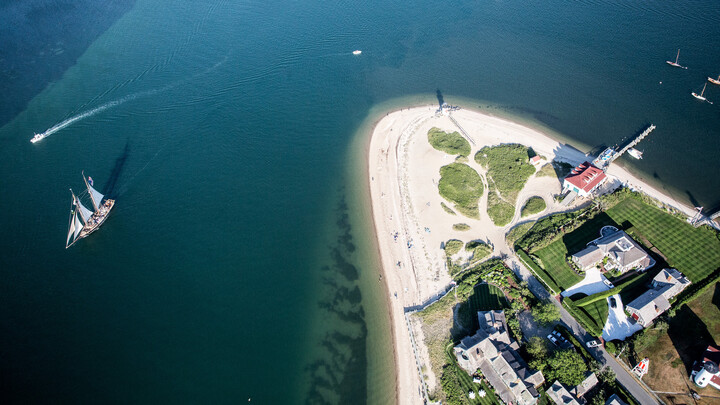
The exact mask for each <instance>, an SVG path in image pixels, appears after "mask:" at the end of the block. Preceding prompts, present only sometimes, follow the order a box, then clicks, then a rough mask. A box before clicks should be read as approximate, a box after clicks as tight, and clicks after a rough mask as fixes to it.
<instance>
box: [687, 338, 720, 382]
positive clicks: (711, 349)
mask: <svg viewBox="0 0 720 405" xmlns="http://www.w3.org/2000/svg"><path fill="white" fill-rule="evenodd" d="M718 364H720V349H718V348H717V347H715V346H708V347H707V349H705V354H704V355H703V359H702V362H700V363H696V365H695V367H693V371H692V374H691V376H692V380H693V381H695V384H697V386H698V387H701V388H705V387H707V386H708V385H710V386H712V387H713V388H715V389H719V390H720V369H719V368H718Z"/></svg>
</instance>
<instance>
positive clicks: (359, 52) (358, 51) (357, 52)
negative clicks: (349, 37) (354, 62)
mask: <svg viewBox="0 0 720 405" xmlns="http://www.w3.org/2000/svg"><path fill="white" fill-rule="evenodd" d="M361 53H362V51H361V50H359V49H358V50H356V51H353V55H360V54H361Z"/></svg>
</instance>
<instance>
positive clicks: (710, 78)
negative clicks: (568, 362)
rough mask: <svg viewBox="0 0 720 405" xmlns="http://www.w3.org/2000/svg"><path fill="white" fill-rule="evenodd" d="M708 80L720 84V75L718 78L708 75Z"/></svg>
mask: <svg viewBox="0 0 720 405" xmlns="http://www.w3.org/2000/svg"><path fill="white" fill-rule="evenodd" d="M708 81H709V82H710V83H712V84H718V85H720V75H718V78H717V79H713V78H712V77H708Z"/></svg>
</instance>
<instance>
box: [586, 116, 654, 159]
mask: <svg viewBox="0 0 720 405" xmlns="http://www.w3.org/2000/svg"><path fill="white" fill-rule="evenodd" d="M655 128H656V127H655V125H652V124H650V126H649V127H647V129H646V130H645V131H643V132H642V133H641V134H640V135H638V136H637V137H635V139H633V140H632V141H630V142H629V143H628V144H626V145H625V146H623V147H622V149H620V150H617V149H616V148H607V149H605V150H604V151H603V153H601V154H600V156H598V157H597V158H596V159H595V160H594V161H593V164H594V165H595V166H597V167H599V168H601V169H603V170H605V169H607V167H608V166H610V163H612V162H614V161H615V159H617V158H619V157H620V156H622V155H623V154H624V153H625V152H627V151H628V149H630V148H632V147H633V146H635V145H637V144H638V143H640V141H642V140H643V139H644V138H645V137H646V136H648V135H650V133H651V132H652V131H654V130H655Z"/></svg>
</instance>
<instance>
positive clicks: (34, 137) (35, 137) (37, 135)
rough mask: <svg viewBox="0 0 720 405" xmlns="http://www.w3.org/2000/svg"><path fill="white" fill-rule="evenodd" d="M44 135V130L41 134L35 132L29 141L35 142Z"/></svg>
mask: <svg viewBox="0 0 720 405" xmlns="http://www.w3.org/2000/svg"><path fill="white" fill-rule="evenodd" d="M46 136H47V135H45V133H44V132H43V133H42V134H35V136H33V137H32V139H30V142H32V143H35V142H39V141H42V140H43V139H45V137H46Z"/></svg>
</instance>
